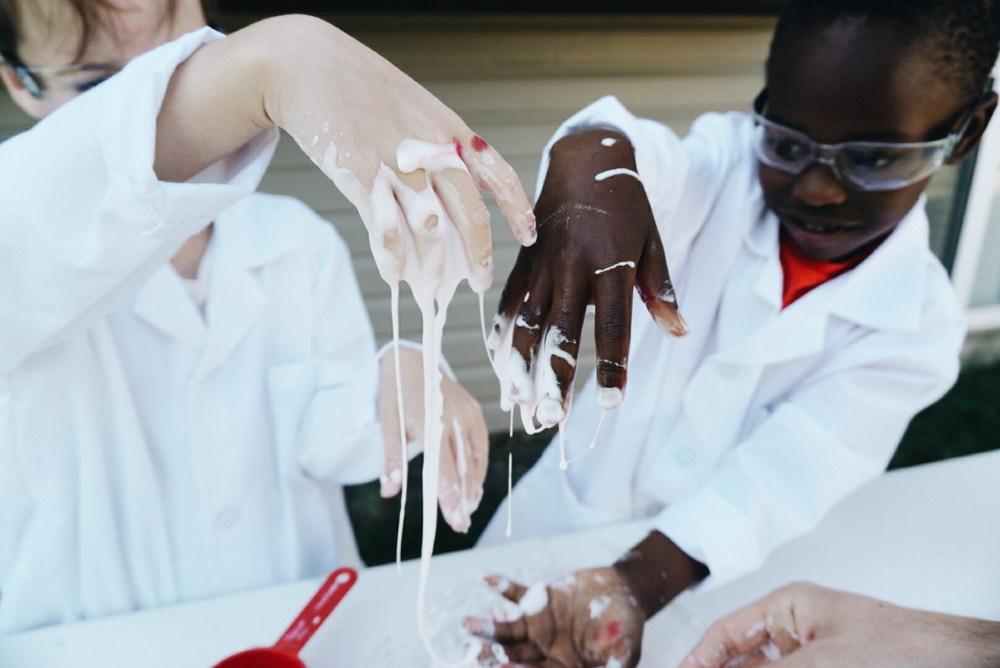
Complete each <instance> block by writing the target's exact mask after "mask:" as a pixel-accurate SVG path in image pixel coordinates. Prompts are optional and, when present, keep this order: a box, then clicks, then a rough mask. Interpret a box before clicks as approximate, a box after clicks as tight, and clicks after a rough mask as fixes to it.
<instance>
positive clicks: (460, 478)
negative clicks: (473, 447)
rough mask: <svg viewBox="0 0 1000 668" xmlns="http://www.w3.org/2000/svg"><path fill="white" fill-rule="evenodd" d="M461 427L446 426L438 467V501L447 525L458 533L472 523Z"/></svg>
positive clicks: (462, 531)
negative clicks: (439, 466) (457, 428)
mask: <svg viewBox="0 0 1000 668" xmlns="http://www.w3.org/2000/svg"><path fill="white" fill-rule="evenodd" d="M461 438H462V437H461V429H459V430H457V431H456V429H455V426H450V427H446V428H445V433H444V436H443V439H442V447H441V468H440V476H439V477H438V504H439V505H440V507H441V514H442V515H443V516H444V519H445V521H446V522H447V523H448V525H449V526H450V527H451V528H452V529H454V530H455V531H457V532H459V533H466V532H467V531H468V530H469V526H470V525H471V524H472V519H471V514H472V513H471V511H470V510H469V504H468V502H467V500H466V499H467V496H466V495H467V493H468V492H467V483H466V476H467V474H468V471H467V466H468V464H467V461H466V458H465V444H464V442H462V441H461Z"/></svg>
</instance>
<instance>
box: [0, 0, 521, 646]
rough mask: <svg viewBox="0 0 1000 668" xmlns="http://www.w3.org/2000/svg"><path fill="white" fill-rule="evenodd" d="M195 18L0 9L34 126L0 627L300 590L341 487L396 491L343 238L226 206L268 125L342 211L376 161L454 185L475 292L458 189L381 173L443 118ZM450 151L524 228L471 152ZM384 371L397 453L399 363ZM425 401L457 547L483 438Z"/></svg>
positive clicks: (332, 560) (3, 367) (7, 263)
mask: <svg viewBox="0 0 1000 668" xmlns="http://www.w3.org/2000/svg"><path fill="white" fill-rule="evenodd" d="M204 25H205V16H204V13H203V9H202V7H201V5H200V3H199V2H198V1H197V0H176V1H175V2H168V1H166V0H133V1H131V2H114V1H111V2H108V1H100V0H94V1H93V2H81V1H79V0H77V1H74V2H72V3H71V2H67V1H66V0H49V1H48V2H42V3H36V2H22V1H20V0H0V54H2V56H3V65H2V67H0V76H2V78H3V81H4V83H5V85H6V86H7V89H8V91H9V92H10V94H11V96H12V97H13V99H14V100H15V102H17V103H18V104H19V105H20V106H21V107H22V108H23V109H25V111H27V112H28V113H30V114H32V115H33V116H35V117H37V118H42V117H44V118H43V119H42V120H41V122H39V123H38V124H37V125H36V126H35V127H34V128H33V129H31V130H29V131H28V132H25V133H23V134H22V135H19V136H17V137H14V138H12V139H10V140H9V141H7V142H5V143H3V144H2V145H0V165H2V166H3V167H2V170H3V174H2V178H0V592H2V595H0V633H2V632H7V631H14V630H18V629H25V628H30V627H34V626H39V625H43V624H50V623H56V622H63V621H69V620H74V619H80V618H86V617H93V616H98V615H104V614H111V613H115V612H121V611H125V610H130V609H134V608H137V607H145V606H154V605H162V604H167V603H173V602H177V601H182V600H189V599H194V598H200V597H205V596H211V595H215V594H219V593H223V592H228V591H234V590H238V589H244V588H248V587H254V586H262V585H267V584H273V583H277V582H283V581H289V580H293V579H297V578H302V577H309V576H315V575H318V574H321V573H323V572H325V571H329V570H331V569H332V568H333V567H334V566H335V565H336V564H337V563H338V559H337V551H336V545H335V541H334V534H335V527H334V523H333V519H334V518H333V515H332V512H333V508H334V507H335V506H334V505H332V504H335V503H336V501H335V499H336V497H337V496H338V495H339V494H340V490H339V486H338V485H339V484H341V483H346V482H358V481H362V480H367V479H372V478H374V477H376V476H377V475H378V473H379V469H380V460H382V459H383V457H384V460H385V464H384V466H385V468H384V473H385V475H384V478H383V488H382V491H383V494H385V495H387V496H391V495H392V494H395V493H396V492H397V491H398V490H399V487H400V484H401V476H400V470H399V469H400V466H401V458H402V454H401V444H400V442H399V441H400V426H399V422H398V417H397V416H398V413H397V408H398V405H397V403H396V384H395V366H394V364H393V356H392V355H388V356H386V357H383V358H382V360H381V362H379V360H378V358H377V357H376V354H375V350H374V346H373V336H372V331H371V326H370V324H369V321H368V318H367V314H366V313H365V310H364V305H363V302H362V300H361V296H360V294H359V291H358V287H357V284H356V281H355V279H354V276H353V273H352V270H351V265H350V256H349V254H348V252H347V249H346V246H345V245H344V243H343V242H342V241H341V240H340V239H339V237H337V236H336V234H335V233H334V232H333V231H332V229H331V228H330V226H329V225H328V224H327V223H325V221H322V220H321V219H320V218H319V217H318V216H316V214H314V213H313V212H311V211H310V210H309V209H307V208H306V207H305V206H304V205H302V204H301V203H299V202H296V201H294V200H291V199H288V198H282V197H273V196H264V195H259V196H258V195H254V196H250V197H246V198H245V199H242V200H241V198H244V197H245V196H246V195H247V194H248V193H250V192H251V191H252V190H253V189H254V187H255V186H256V184H257V182H258V180H259V179H260V177H261V175H262V173H263V172H264V170H265V168H266V166H267V163H268V161H269V159H270V157H271V155H272V153H273V150H274V146H275V143H276V141H277V134H278V133H277V128H276V127H275V123H277V124H278V125H282V126H283V127H285V128H286V129H287V130H289V132H291V133H292V135H293V136H295V137H297V138H299V139H300V143H301V144H303V145H304V146H306V147H308V148H309V149H310V150H311V151H313V153H312V155H313V157H314V159H317V160H319V161H323V160H324V158H325V163H324V164H325V165H326V166H329V167H331V168H332V169H334V170H336V173H337V174H338V175H341V176H343V174H344V173H349V174H350V175H352V177H353V178H354V179H355V182H356V187H355V189H354V190H353V191H352V193H351V194H352V195H353V196H354V197H359V196H363V195H364V193H365V192H366V191H365V188H369V189H370V188H371V186H372V177H373V175H374V171H375V168H377V167H378V165H379V163H382V168H381V169H382V170H383V172H384V171H385V170H389V173H392V174H396V178H398V179H399V180H400V181H401V182H405V183H409V184H411V187H412V186H413V180H414V178H416V179H418V180H421V181H423V182H424V183H427V182H429V179H431V178H434V179H438V178H440V179H444V180H447V181H449V182H452V183H453V184H454V185H455V188H456V189H457V190H458V191H459V192H460V193H461V194H462V197H461V198H453V199H450V200H449V201H447V202H443V203H442V206H444V207H446V208H448V207H451V208H452V209H454V208H456V207H457V208H459V209H467V210H469V211H470V212H474V213H473V214H470V215H469V216H467V217H466V216H461V215H458V214H459V213H461V211H459V212H456V213H455V214H454V215H451V216H450V218H451V219H452V220H454V221H456V225H460V224H465V225H466V227H462V228H461V229H460V230H459V232H460V233H461V235H462V238H463V239H465V240H466V252H467V253H469V255H470V256H472V257H475V258H476V259H477V261H478V262H479V266H480V268H481V271H480V273H479V274H478V275H477V279H478V280H480V281H481V280H487V281H488V279H489V275H488V273H489V272H488V270H489V269H490V268H491V266H492V265H491V263H490V248H489V232H488V228H486V235H485V238H483V236H482V231H483V230H482V225H483V224H484V223H488V220H484V219H483V218H482V216H481V215H478V214H475V212H481V213H483V214H484V213H485V209H484V208H483V205H482V202H481V201H480V200H479V197H478V194H477V193H476V191H475V187H474V185H473V183H472V181H471V180H470V179H469V176H468V174H464V173H462V170H457V169H449V170H438V171H437V172H432V171H430V170H428V171H427V173H426V175H425V174H424V173H423V171H420V172H417V173H414V174H398V173H397V170H395V167H393V168H392V169H390V168H388V167H386V166H385V165H386V163H387V164H390V165H393V166H394V165H395V164H396V161H395V158H396V147H397V146H398V145H399V143H400V141H402V139H406V138H412V139H418V140H423V141H429V142H434V143H443V142H447V143H449V146H451V142H452V141H454V145H455V146H456V147H457V148H456V149H455V150H459V149H460V148H461V144H462V143H464V144H466V145H472V146H475V141H473V140H474V139H476V138H475V137H474V135H472V133H471V131H469V130H468V128H466V127H465V126H464V124H462V123H461V121H460V120H459V119H458V118H457V117H456V116H455V115H454V114H453V113H452V112H450V111H449V110H447V109H446V108H445V107H443V106H442V105H441V104H440V103H439V102H437V100H435V99H434V98H433V97H432V96H430V94H429V93H427V92H426V91H424V90H423V89H422V88H420V87H419V86H417V85H416V84H415V83H414V82H412V80H410V79H408V78H407V77H406V76H405V75H403V74H402V73H400V72H399V71H398V70H396V69H395V68H393V67H392V66H391V65H389V64H388V63H386V62H385V61H384V60H382V59H380V58H379V57H378V56H377V55H375V54H374V53H372V52H370V51H369V50H367V49H366V48H364V47H362V46H361V45H360V44H358V43H357V42H354V41H353V40H351V39H349V38H347V37H346V36H345V35H343V34H342V33H340V32H339V31H337V30H336V29H334V28H333V27H332V26H329V25H328V24H325V23H323V22H321V21H318V20H316V19H311V18H307V17H282V18H278V19H272V20H268V21H264V22H261V23H259V24H257V25H255V26H252V27H250V28H248V29H246V30H244V31H240V32H239V33H236V34H234V35H233V36H231V37H228V38H226V39H221V35H219V34H218V33H215V32H214V31H211V30H208V29H207V28H204ZM191 31H194V32H191ZM171 40H173V41H171ZM161 45H162V46H161ZM156 47H159V48H156ZM147 51H149V53H145V52H147ZM143 53H145V55H140V54H143ZM133 59H134V60H133ZM129 61H132V62H131V63H130V64H129V65H128V66H127V67H124V69H122V67H123V65H124V64H125V63H127V62H129ZM118 70H121V72H118ZM369 78H373V79H377V80H380V81H381V80H383V79H384V80H385V81H386V82H387V85H386V86H385V88H379V89H378V90H375V89H373V88H372V87H371V86H370V85H367V84H366V83H365V82H367V81H368V79H369ZM105 79H107V81H104V80H105ZM89 89H93V90H89ZM84 91H87V92H86V93H84ZM81 93H84V94H81ZM396 110H401V111H396ZM373 123H375V124H378V130H379V131H378V132H374V131H372V129H371V128H372V125H371V124H373ZM304 137H308V139H307V140H303V138H304ZM320 137H322V141H321V139H320ZM333 138H335V139H336V142H337V146H335V147H334V149H335V150H333V151H332V152H331V151H327V148H328V147H329V146H333ZM453 138H455V139H454V140H453ZM479 141H480V143H481V144H483V145H484V143H483V142H481V140H479ZM336 149H339V150H340V151H341V152H342V153H343V154H344V155H338V153H337V150H336ZM331 156H332V157H331ZM466 159H467V160H468V161H469V162H468V163H467V164H469V165H472V171H473V172H474V173H477V176H478V177H479V179H480V182H483V174H492V173H493V172H494V171H495V172H496V174H495V176H496V178H495V179H493V180H492V181H490V180H489V179H486V181H489V183H491V184H493V186H495V187H496V192H498V193H499V194H500V197H501V199H503V200H505V202H504V207H505V208H509V209H510V210H511V211H513V210H514V209H518V208H520V210H521V211H524V210H525V209H527V201H526V200H525V199H524V197H523V193H521V191H520V186H519V184H518V183H517V181H516V178H513V179H512V178H511V177H512V172H511V171H510V168H509V166H507V165H506V163H503V162H502V160H501V159H500V158H499V156H496V155H495V152H494V151H492V149H488V148H484V146H479V147H478V148H477V150H475V151H468V152H467V155H466ZM482 161H486V162H489V163H490V164H491V165H492V166H487V167H483V166H482V165H480V164H479V163H480V162H482ZM481 170H487V171H486V172H483V171H481ZM380 173H381V172H380ZM499 184H504V185H503V186H502V187H501V186H500V185H499ZM477 202H478V203H477ZM426 205H427V199H426V198H424V201H423V203H422V206H424V207H426ZM400 207H401V208H400V212H401V214H402V215H403V216H405V215H407V214H409V215H410V216H411V219H410V220H407V221H406V222H407V223H408V224H409V226H410V228H411V229H412V232H413V233H418V232H420V231H421V225H422V224H423V223H424V220H423V219H412V218H413V215H414V212H413V211H411V210H409V209H408V208H407V205H406V203H405V202H403V203H401V204H400ZM424 210H426V209H424ZM417 213H419V211H418V212H417ZM212 221H214V224H213V225H212V226H211V227H210V228H209V227H207V226H208V224H209V223H210V222H212ZM366 222H371V221H366ZM376 222H377V221H376ZM530 222H531V221H530V218H529V217H526V216H525V215H523V214H520V215H518V216H517V217H516V218H515V223H516V224H517V225H519V232H520V233H521V235H522V237H524V238H527V236H528V235H530ZM442 227H443V226H442ZM382 241H383V240H382V239H379V242H380V243H381V242H382ZM403 241H405V239H403ZM424 243H433V241H432V239H430V238H425V240H424ZM385 248H386V249H387V250H393V247H391V244H389V242H388V240H387V241H386V244H385ZM168 261H169V263H168ZM401 357H402V369H403V380H404V388H406V397H405V400H404V405H405V407H406V412H407V414H406V416H405V420H406V425H405V426H406V432H407V435H408V436H415V435H417V434H420V433H421V432H422V421H423V384H422V375H421V365H422V358H421V355H420V354H419V352H416V351H414V350H412V349H404V350H403V351H401ZM442 390H443V392H444V395H445V406H446V410H445V416H444V425H445V427H446V439H448V440H446V441H445V446H446V447H445V448H444V457H443V460H442V474H443V475H442V488H443V491H444V492H449V491H451V490H452V489H459V488H460V487H461V488H464V489H467V490H469V491H468V493H467V495H466V497H465V498H459V496H458V495H457V494H454V495H451V496H449V495H447V494H443V495H442V509H443V511H444V513H445V516H446V518H447V519H448V520H449V522H450V523H451V524H452V526H454V527H455V528H457V529H459V530H463V529H465V528H467V527H468V521H469V517H468V515H469V513H471V511H472V510H474V509H475V506H476V504H477V503H478V500H479V496H480V492H479V490H480V489H481V484H482V480H483V477H484V475H485V467H486V454H485V449H486V448H487V447H488V442H487V438H486V436H487V435H486V429H485V424H484V422H483V418H482V413H481V410H480V408H479V406H478V404H477V403H476V402H475V400H474V399H472V397H471V396H469V395H468V393H466V392H465V391H464V390H463V389H462V388H461V387H460V386H458V384H457V383H455V382H454V381H453V380H451V379H446V380H445V381H444V382H443V383H442ZM378 417H381V418H382V420H381V425H382V429H381V430H380V429H379V420H378V419H377V418H378ZM383 440H384V442H385V447H384V448H383V446H382V442H383ZM461 443H465V444H468V446H467V447H468V448H469V452H468V453H466V454H467V455H468V462H469V463H468V466H467V469H466V470H465V471H460V470H459V469H461V466H459V465H457V463H456V457H455V455H456V452H455V451H454V450H455V448H456V446H457V445H459V444H461ZM449 445H450V447H448V446H449ZM383 451H384V453H383ZM460 476H462V478H463V480H462V481H461V482H462V483H463V484H462V485H461V486H460V485H459V482H460V481H459V477H460Z"/></svg>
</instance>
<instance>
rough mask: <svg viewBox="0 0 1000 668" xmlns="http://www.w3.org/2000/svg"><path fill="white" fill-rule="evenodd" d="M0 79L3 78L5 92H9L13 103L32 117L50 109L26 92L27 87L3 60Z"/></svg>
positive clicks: (0, 66) (41, 114)
mask: <svg viewBox="0 0 1000 668" xmlns="http://www.w3.org/2000/svg"><path fill="white" fill-rule="evenodd" d="M0 79H2V80H3V85H4V86H6V87H7V92H8V93H9V94H10V98H11V99H12V100H14V103H15V104H17V106H19V107H21V109H23V110H24V112H25V113H26V114H28V115H29V116H31V117H32V118H34V119H39V118H42V117H43V116H45V115H47V114H48V113H49V111H51V110H50V109H49V107H48V106H47V105H46V104H45V103H44V102H42V101H41V100H39V99H36V98H35V97H33V96H32V95H31V93H29V92H28V89H27V88H25V87H24V84H23V83H21V80H20V79H18V78H17V75H16V74H14V70H12V69H11V68H10V67H8V66H7V64H6V63H4V62H3V61H0Z"/></svg>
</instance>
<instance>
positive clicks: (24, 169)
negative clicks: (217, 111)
mask: <svg viewBox="0 0 1000 668" xmlns="http://www.w3.org/2000/svg"><path fill="white" fill-rule="evenodd" d="M221 37H222V36H221V35H220V34H219V33H217V32H215V31H212V30H210V29H208V28H205V29H202V30H199V31H196V32H193V33H190V34H188V35H185V36H184V37H181V38H180V39H177V40H175V41H173V42H170V43H168V44H165V45H163V46H161V47H159V48H157V49H154V50H153V51H151V52H149V53H147V54H144V55H142V56H140V57H138V58H136V59H135V60H133V61H132V62H131V63H129V65H128V66H127V67H126V68H125V69H124V70H123V71H122V72H120V73H119V74H117V75H116V76H114V77H112V78H111V79H109V80H108V81H107V82H105V83H103V84H101V85H100V86H97V87H96V88H94V89H93V90H91V91H89V92H87V93H86V94H84V95H81V96H80V97H79V98H77V99H75V100H73V101H71V102H69V103H67V104H65V105H63V106H62V107H60V108H59V109H57V110H56V111H55V112H53V113H52V114H50V115H49V116H48V117H46V118H45V119H44V120H42V121H40V122H39V123H38V124H36V125H35V126H34V127H33V128H32V129H31V130H28V131H27V132H24V133H22V134H20V135H17V136H15V137H13V138H11V139H9V140H8V141H6V142H4V143H3V144H0V165H2V178H0V374H4V373H8V372H10V371H11V370H12V369H14V368H15V367H16V366H17V365H18V364H19V363H20V362H21V361H23V360H24V359H25V358H26V357H27V356H29V355H31V354H32V353H34V352H36V351H39V350H41V349H43V348H45V347H47V346H49V345H52V344H54V343H56V342H58V341H59V340H61V339H62V338H64V337H66V336H68V335H70V334H71V333H73V332H76V331H80V330H82V329H85V328H86V327H88V326H89V325H91V324H93V323H94V322H95V321H96V320H97V319H98V318H100V317H101V316H103V315H105V314H106V313H108V312H109V311H110V310H112V309H113V308H114V307H115V306H116V305H118V304H119V303H121V302H122V301H124V300H125V299H126V298H127V297H128V296H129V295H130V294H132V293H134V292H135V291H136V290H137V289H138V288H139V287H140V286H141V285H142V284H143V283H144V282H145V281H146V280H147V279H148V278H149V277H150V276H151V275H152V274H153V273H154V272H155V271H156V270H157V269H159V268H160V267H161V266H162V265H163V264H164V263H165V262H166V261H167V260H169V258H170V257H171V256H172V255H173V253H175V252H176V251H177V249H178V248H179V247H180V245H181V244H183V242H184V241H185V240H186V239H187V238H188V237H189V236H190V235H192V234H194V233H195V232H197V231H198V230H200V229H201V228H203V227H204V226H205V225H207V224H208V223H209V222H211V220H212V219H213V218H214V217H215V216H216V215H217V214H218V213H220V212H221V211H222V210H224V209H225V208H226V207H228V206H229V205H231V204H232V203H234V202H235V201H237V200H238V199H239V198H241V197H243V196H244V195H246V194H247V193H249V192H251V191H252V190H253V189H254V188H255V187H256V186H257V183H258V181H259V180H260V178H261V176H262V175H263V173H264V170H265V169H266V168H267V164H268V162H269V161H270V158H271V155H272V153H273V151H274V146H275V144H276V142H277V130H276V129H271V130H268V131H265V132H263V133H261V134H260V135H258V136H257V137H256V138H255V139H254V140H252V141H251V142H250V143H249V144H247V145H246V146H245V147H243V149H241V150H240V151H238V152H237V153H236V154H234V155H232V156H229V157H228V158H227V159H226V160H225V174H226V178H225V182H224V183H167V182H163V181H160V180H159V179H157V177H156V174H155V173H154V171H153V159H154V151H155V144H156V119H157V115H158V113H159V108H160V105H161V104H162V101H163V97H164V94H165V92H166V88H167V84H168V82H169V81H170V77H171V76H172V74H173V72H174V69H175V68H176V67H177V65H178V64H180V63H181V62H183V61H184V60H185V59H186V58H187V57H188V56H189V55H191V53H193V52H194V51H196V50H197V49H198V48H199V47H200V46H202V45H203V44H205V43H207V42H210V41H213V40H216V39H220V38H221Z"/></svg>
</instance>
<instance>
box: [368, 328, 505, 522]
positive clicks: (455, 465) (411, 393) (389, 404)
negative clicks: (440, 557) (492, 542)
mask: <svg viewBox="0 0 1000 668" xmlns="http://www.w3.org/2000/svg"><path fill="white" fill-rule="evenodd" d="M399 365H400V375H401V376H402V379H403V383H402V389H403V412H404V415H403V422H404V425H403V426H404V428H405V434H406V440H407V442H409V441H413V440H420V439H421V438H423V434H424V381H423V355H422V354H421V353H420V352H419V351H417V350H414V349H412V348H404V347H400V349H399ZM380 376H381V377H380V382H379V401H378V412H379V421H380V423H381V426H382V442H383V443H384V444H385V446H384V447H385V471H384V473H383V475H382V479H381V481H382V487H381V494H382V496H383V497H385V498H389V497H392V496H395V495H396V494H397V493H399V490H400V489H401V488H402V486H403V475H404V474H403V445H402V444H401V443H400V442H399V441H400V426H399V404H398V403H397V395H396V364H395V360H394V357H393V354H392V352H391V351H390V352H389V353H388V354H386V355H385V356H384V357H383V358H382V361H381V366H380ZM441 391H442V393H443V395H444V414H443V415H442V418H441V419H442V424H443V425H444V432H443V435H442V441H441V475H440V478H439V479H438V503H439V504H440V506H441V513H442V515H444V518H445V520H446V521H447V522H448V524H449V525H450V526H451V527H452V528H453V529H454V530H455V531H460V532H462V533H464V532H466V531H468V530H469V526H470V525H471V521H472V520H471V517H472V513H473V512H474V511H475V510H476V508H478V507H479V502H480V501H481V500H482V498H483V481H484V480H486V467H487V465H488V464H489V447H490V442H489V434H488V432H487V430H486V421H485V420H484V418H483V409H482V407H480V405H479V402H478V401H476V400H475V399H474V398H473V397H472V395H471V394H469V393H468V392H466V391H465V389H464V388H463V387H462V386H461V385H459V384H458V383H457V382H455V381H454V380H452V379H451V378H448V377H447V376H444V377H443V378H442V380H441Z"/></svg>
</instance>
